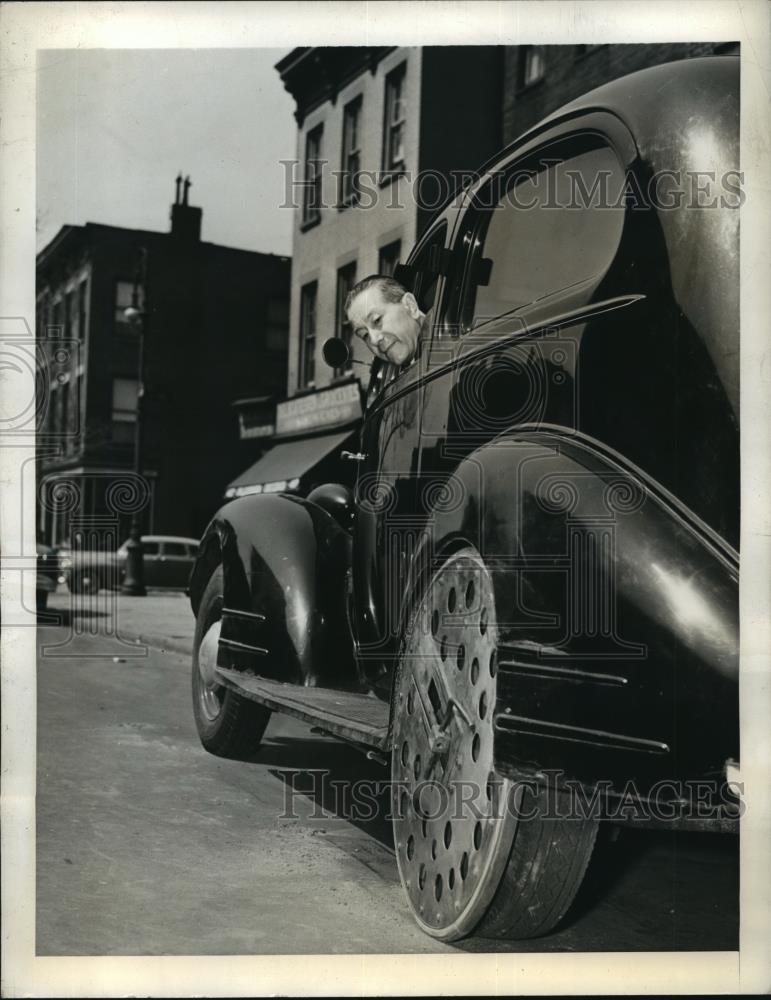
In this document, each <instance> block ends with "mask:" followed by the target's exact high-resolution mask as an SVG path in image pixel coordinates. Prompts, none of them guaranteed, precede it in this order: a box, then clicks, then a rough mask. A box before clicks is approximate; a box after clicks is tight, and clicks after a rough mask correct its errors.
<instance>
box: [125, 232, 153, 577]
mask: <svg viewBox="0 0 771 1000" xmlns="http://www.w3.org/2000/svg"><path fill="white" fill-rule="evenodd" d="M146 279H147V250H146V249H145V248H144V247H143V248H142V249H141V250H140V252H139V266H138V267H137V269H136V271H135V272H134V287H133V289H132V292H131V305H130V306H128V307H127V308H126V309H124V310H123V315H124V317H125V319H126V322H128V323H130V324H131V325H132V326H133V327H134V329H135V330H136V332H137V337H138V338H139V339H138V355H139V357H138V364H137V409H136V423H135V425H134V474H135V475H136V476H137V478H139V477H140V476H141V475H142V430H143V427H142V416H143V409H144V395H145V386H144V380H145V333H146V324H147V302H146V300H145V302H144V304H143V307H140V303H139V288H140V285H141V287H142V289H143V291H144V294H145V296H146V295H147V288H146V286H147V281H146ZM120 590H121V593H122V594H129V595H131V596H132V597H144V596H145V594H146V593H147V591H146V590H145V565H144V549H143V547H142V512H141V511H140V510H138V509H135V510H134V512H133V513H132V515H131V530H130V532H129V538H128V541H127V542H126V575H125V576H124V577H123V583H122V584H121V588H120Z"/></svg>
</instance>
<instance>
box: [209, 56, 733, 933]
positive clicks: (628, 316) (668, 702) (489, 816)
mask: <svg viewBox="0 0 771 1000" xmlns="http://www.w3.org/2000/svg"><path fill="white" fill-rule="evenodd" d="M738 69H739V66H738V61H737V60H735V59H731V58H711V59H694V60H689V61H683V62H679V63H676V64H671V65H666V66H659V67H656V68H654V69H649V70H646V71H643V72H641V73H638V74H634V75H632V76H629V77H627V78H625V79H622V80H618V81H615V82H613V83H610V84H608V85H606V86H604V87H602V88H600V89H598V90H596V91H594V92H592V93H591V94H589V95H587V96H586V97H584V98H582V99H580V100H577V101H575V102H574V103H572V104H571V105H569V106H568V107H566V108H563V109H561V110H560V111H558V112H556V113H555V114H553V115H551V116H550V117H549V118H548V119H547V120H546V121H544V122H542V123H541V124H539V125H537V126H536V127H535V128H533V129H531V130H530V131H528V132H527V133H526V134H525V135H524V136H522V137H521V138H520V139H519V140H517V141H516V142H515V143H513V144H512V145H511V146H509V147H508V148H507V149H506V150H504V151H503V152H502V153H501V154H500V156H499V157H497V158H496V159H494V160H493V161H491V162H490V163H488V164H487V165H486V166H485V167H484V168H483V169H482V171H481V173H480V176H479V179H478V180H477V181H475V182H474V183H473V184H472V185H470V186H469V188H468V189H467V190H466V191H465V193H464V195H463V197H462V198H459V199H455V200H454V201H453V203H452V204H449V205H448V206H447V207H446V208H445V209H444V210H443V211H441V212H440V213H439V215H438V216H437V217H436V218H435V219H434V221H433V222H432V224H431V225H429V227H428V228H427V230H426V232H425V235H424V236H423V237H422V238H421V240H420V242H419V243H418V245H417V246H416V247H415V248H414V249H413V251H412V253H411V254H410V256H409V259H408V261H407V265H406V267H405V268H402V269H401V270H400V278H401V280H402V281H403V282H408V284H409V287H410V288H411V289H412V291H413V292H414V294H415V295H416V298H417V300H418V303H419V305H420V307H421V309H422V310H423V311H424V312H426V313H427V314H428V315H429V316H430V319H431V328H430V341H429V342H427V343H424V345H423V349H422V353H421V356H420V359H419V361H418V362H417V363H415V364H411V365H408V366H406V367H401V368H399V367H396V366H395V365H393V364H391V363H389V362H381V361H378V360H376V361H375V362H374V363H373V365H372V375H371V381H370V384H369V389H368V391H367V393H366V414H365V419H364V425H363V429H362V432H361V441H360V445H359V449H358V452H356V453H353V454H352V455H351V458H352V460H354V461H356V462H357V465H358V478H357V484H356V488H355V490H354V491H350V490H348V489H346V488H344V487H343V486H341V485H339V484H330V485H328V486H322V487H319V488H317V489H316V490H314V491H313V492H312V493H310V494H309V496H308V497H307V498H305V499H303V498H298V497H297V496H290V495H260V496H249V497H243V498H240V499H237V500H234V501H233V502H231V503H229V504H227V505H225V506H224V507H223V508H222V509H221V510H220V511H219V512H218V513H217V514H216V515H215V517H214V518H213V520H212V522H211V523H210V525H209V526H208V528H207V529H206V532H205V534H204V536H203V539H202V542H201V547H200V553H199V555H198V559H197V561H196V564H195V569H194V571H193V576H192V578H191V584H190V597H191V603H192V607H193V611H194V613H195V614H196V616H197V624H196V632H195V646H194V651H193V662H192V694H193V710H194V714H195V721H196V724H197V728H198V733H199V736H200V739H201V742H202V744H203V746H204V747H205V748H206V749H207V750H208V751H210V752H211V753H214V754H218V755H220V756H224V757H239V756H242V755H244V754H249V753H253V752H255V750H256V749H257V748H258V747H259V745H260V741H261V740H262V738H263V734H264V732H265V728H266V726H267V724H268V720H269V719H270V716H271V712H273V711H278V712H286V713H289V714H291V715H294V716H296V717H298V718H300V719H303V720H306V721H308V722H310V723H312V724H314V725H315V726H317V727H320V728H321V729H323V730H324V731H325V732H327V733H329V734H332V735H334V736H337V737H339V738H340V739H343V740H347V741H349V742H350V743H351V744H353V745H355V746H357V747H359V748H362V749H365V750H367V751H369V752H370V753H373V754H375V755H376V756H377V755H388V756H389V757H390V766H391V776H392V785H391V788H392V797H391V808H392V814H393V832H394V846H395V851H396V857H397V862H398V867H399V872H400V875H401V879H402V883H403V886H404V889H405V893H406V899H407V902H408V905H409V907H410V909H411V911H412V913H413V915H414V917H415V919H416V921H417V922H418V924H419V925H420V927H421V928H423V930H425V931H426V932H427V933H428V934H430V935H432V936H434V937H436V938H439V939H443V940H455V939H458V938H461V937H463V936H464V935H468V934H470V933H479V934H481V935H484V936H495V935H500V936H506V937H513V938H526V937H532V936H534V935H538V934H544V933H546V932H548V931H549V930H551V929H552V928H554V927H555V926H556V925H557V923H558V922H559V921H560V919H561V918H562V916H563V915H564V914H565V912H566V910H567V908H568V906H569V905H570V902H571V900H572V899H573V898H574V896H575V893H576V891H577V889H578V887H579V885H580V884H581V881H582V879H583V876H584V872H585V870H586V867H587V863H588V861H589V858H590V855H591V853H592V850H593V845H594V843H595V837H596V832H597V828H598V822H599V814H598V810H597V808H596V807H595V806H596V803H597V802H598V801H599V802H600V803H601V805H602V816H603V817H607V816H610V817H611V818H613V819H615V820H616V821H618V822H623V821H628V820H629V821H631V820H635V819H637V820H639V821H643V820H645V822H649V823H653V822H656V823H659V824H661V825H665V826H670V827H678V826H685V827H688V828H694V827H695V828H698V829H721V830H734V829H736V817H737V815H738V813H739V812H740V811H741V803H740V801H738V800H737V799H736V797H735V795H734V794H733V793H734V792H735V791H736V789H735V788H732V786H731V784H730V779H731V777H732V776H736V775H738V774H739V771H738V765H737V761H738V751H739V729H738V692H737V687H738V572H739V562H738V554H737V548H736V547H737V545H738V537H739V535H738V526H739V493H738V468H739V467H738V455H739V449H738V426H739V425H738V343H739V340H738V337H739V324H738V316H739V311H738V301H739V299H738V294H739V276H738V211H736V208H737V207H738V204H737V200H740V199H737V197H735V195H736V190H735V188H736V183H737V178H738V175H737V173H736V168H737V158H738V121H739V117H738ZM705 170H709V171H713V172H714V173H713V175H712V177H713V181H712V188H713V189H715V188H717V195H716V198H717V200H716V201H715V203H714V205H712V206H711V207H709V208H707V207H702V204H700V203H698V197H700V196H694V192H693V187H692V182H693V177H692V172H696V171H705ZM576 178H577V180H576ZM598 178H605V182H604V183H605V184H606V185H607V191H606V196H604V197H603V196H602V192H601V193H600V196H599V199H598V201H597V202H596V203H595V202H594V200H593V198H591V197H589V195H590V194H591V192H592V191H593V190H595V184H596V183H598ZM657 179H660V180H661V184H662V185H663V190H657V185H658V180H657ZM701 183H702V185H703V181H702V182H701ZM576 185H579V186H580V188H581V190H583V192H584V194H583V195H581V196H580V197H578V196H574V191H575V186H576ZM678 186H680V187H681V188H683V189H684V197H682V198H679V199H678V198H677V197H676V195H677V190H675V189H677V188H678ZM721 186H722V187H721ZM732 186H733V187H734V197H733V198H732V197H729V195H730V189H731V187H732ZM571 192H573V193H571ZM673 192H674V194H673ZM664 193H666V195H667V197H666V199H665V198H664V197H663V194H664ZM579 195H580V191H579ZM695 197H696V200H695ZM710 197H711V195H710ZM547 201H548V202H550V204H549V205H547ZM308 764H309V767H310V766H312V765H313V761H312V760H309V761H308ZM697 779H698V780H699V781H700V782H711V784H710V785H709V800H710V801H709V808H708V809H705V810H702V811H701V813H700V814H699V815H698V816H696V817H695V818H694V813H693V812H692V811H690V810H689V805H690V804H689V801H688V796H687V795H686V794H684V790H687V789H688V788H689V787H690V786H689V785H688V782H691V781H693V780H697ZM464 790H465V791H464ZM466 793H467V794H466ZM464 796H465V797H464ZM568 801H570V802H572V803H573V805H575V804H576V803H578V804H579V805H580V806H581V808H580V809H578V810H577V811H576V809H575V808H574V809H573V810H572V812H571V811H565V810H563V809H560V808H556V806H559V804H560V803H565V802H568ZM550 803H551V806H550ZM619 803H625V804H626V806H627V809H626V810H623V809H621V810H619V808H618V807H619ZM555 804H556V806H555ZM664 806H666V815H664V812H665V810H664ZM515 807H516V808H515Z"/></svg>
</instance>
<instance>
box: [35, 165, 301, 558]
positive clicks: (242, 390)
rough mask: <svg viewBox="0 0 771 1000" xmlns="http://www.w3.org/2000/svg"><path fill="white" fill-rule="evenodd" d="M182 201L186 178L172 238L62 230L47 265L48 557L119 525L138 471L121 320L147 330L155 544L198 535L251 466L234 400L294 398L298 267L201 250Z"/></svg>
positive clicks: (43, 477)
mask: <svg viewBox="0 0 771 1000" xmlns="http://www.w3.org/2000/svg"><path fill="white" fill-rule="evenodd" d="M188 186H189V182H186V183H185V185H184V194H182V191H181V178H178V180H177V193H176V200H175V203H174V205H173V206H172V211H171V228H170V232H167V233H162V232H150V231H142V230H132V229H122V228H118V227H115V226H105V225H99V224H95V223H87V224H85V225H83V226H64V227H63V228H62V229H61V230H60V232H59V233H58V234H57V236H56V237H55V238H54V239H53V240H52V241H51V243H49V244H48V246H46V247H45V248H44V249H43V250H42V251H41V252H40V253H39V254H38V258H37V320H36V322H37V334H38V343H39V346H40V349H41V350H42V351H43V352H44V354H45V357H46V370H48V371H50V372H52V373H54V376H53V377H52V378H51V379H50V383H49V385H48V387H47V388H46V389H45V404H46V405H45V409H44V412H42V413H41V417H40V423H39V437H38V476H39V491H38V496H39V501H40V505H39V522H40V523H39V529H40V533H41V536H42V537H43V538H44V539H45V540H46V541H47V542H49V543H52V544H61V543H63V542H67V541H68V539H69V532H70V523H71V521H72V519H73V518H80V519H86V520H88V519H89V518H99V517H101V516H106V515H111V514H114V513H115V510H114V506H113V505H111V497H112V494H111V492H110V491H111V489H113V488H114V484H115V482H116V480H117V479H118V478H119V477H120V476H121V475H122V474H125V473H126V471H127V470H131V469H132V468H133V465H134V454H135V441H136V434H135V431H136V424H137V411H138V405H137V399H138V389H139V341H140V338H139V333H138V327H137V324H136V322H134V323H131V322H129V321H128V320H127V317H126V312H125V310H126V309H127V307H130V306H132V305H133V306H134V307H135V308H136V309H137V311H138V313H139V314H140V319H141V318H143V322H144V336H143V341H144V364H143V369H144V380H143V384H144V394H143V397H142V406H141V410H142V430H143V434H142V440H143V448H142V451H143V461H142V471H143V474H144V476H145V478H146V480H147V482H148V484H149V496H148V497H147V504H146V510H145V511H144V512H143V518H144V530H145V532H147V533H163V534H175V535H188V536H192V537H197V536H198V535H200V533H201V532H202V530H203V528H204V527H205V525H206V523H207V521H208V520H209V518H210V517H211V515H212V514H213V512H214V510H215V509H216V508H217V506H219V504H220V502H221V498H222V495H223V493H224V490H225V486H226V484H227V483H228V481H229V480H230V479H231V478H232V476H233V475H234V474H235V473H236V472H237V471H238V469H239V468H240V467H241V466H242V465H243V460H244V450H243V449H244V446H243V445H241V444H240V443H239V441H238V435H237V416H236V413H235V411H234V410H233V407H232V405H231V404H232V401H233V400H234V399H235V398H237V397H239V396H246V395H247V394H249V395H252V394H254V393H255V392H258V393H260V394H261V395H263V396H265V397H268V398H272V399H275V398H276V397H280V396H282V395H283V394H284V391H285V386H286V363H287V327H288V302H289V283H290V260H289V258H286V257H278V256H274V255H271V254H262V253H254V252H249V251H244V250H236V249H231V248H229V247H223V246H218V245H215V244H211V243H206V242H204V241H202V240H201V217H202V212H201V209H200V208H196V207H193V206H191V205H189V204H188V203H187V200H188V199H187V194H188ZM254 453H255V454H256V453H258V452H256V451H255V452H254ZM113 492H114V490H113ZM64 494H68V495H69V496H70V500H69V501H68V502H67V503H62V502H60V501H61V497H62V496H63V495H64ZM72 497H74V498H75V499H74V500H73V499H72ZM57 498H58V499H57ZM119 520H120V526H119V532H120V533H121V534H124V535H125V533H126V532H127V531H128V521H129V517H128V515H127V513H126V512H125V511H124V513H123V514H122V515H119ZM121 540H122V539H121Z"/></svg>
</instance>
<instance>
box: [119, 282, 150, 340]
mask: <svg viewBox="0 0 771 1000" xmlns="http://www.w3.org/2000/svg"><path fill="white" fill-rule="evenodd" d="M136 287H137V301H136V308H137V309H142V308H144V304H145V296H144V289H143V288H142V286H141V285H137V286H136ZM133 305H134V282H133V281H116V282H115V329H116V330H118V331H120V332H121V333H130V332H131V324H130V323H129V322H128V320H127V319H126V317H125V315H124V313H125V311H126V309H128V307H129V306H133Z"/></svg>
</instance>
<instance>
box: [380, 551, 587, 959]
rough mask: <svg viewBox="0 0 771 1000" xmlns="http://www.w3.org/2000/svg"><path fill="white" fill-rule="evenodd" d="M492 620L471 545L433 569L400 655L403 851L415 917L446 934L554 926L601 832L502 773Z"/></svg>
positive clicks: (398, 777) (395, 772)
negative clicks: (549, 810)
mask: <svg viewBox="0 0 771 1000" xmlns="http://www.w3.org/2000/svg"><path fill="white" fill-rule="evenodd" d="M495 623H496V615H495V599H494V593H493V587H492V580H491V577H490V574H489V572H488V571H487V569H486V567H485V564H484V561H483V560H482V558H481V556H480V555H479V553H478V552H477V551H476V550H475V549H473V548H471V547H468V548H464V549H462V550H460V551H459V552H457V553H455V554H454V555H453V556H451V557H450V558H449V559H448V560H447V562H446V563H445V564H444V565H443V566H442V568H441V569H440V570H439V571H438V572H437V573H436V574H435V575H434V577H433V578H432V580H431V582H430V584H429V586H428V588H427V590H426V593H425V595H424V597H423V600H422V602H421V604H420V606H419V608H418V610H417V611H416V613H415V615H414V616H413V619H412V622H411V624H410V627H409V629H408V631H407V634H406V636H405V640H404V643H403V647H402V655H401V658H400V665H399V679H398V684H397V690H396V706H395V722H394V743H393V756H392V777H393V803H392V805H393V815H394V842H395V845H396V856H397V861H398V865H399V873H400V876H401V880H402V884H403V886H404V888H405V890H406V893H407V898H408V901H409V905H410V907H411V909H412V912H413V915H414V916H415V919H416V920H417V922H418V924H419V925H420V926H421V928H422V929H423V930H424V931H426V932H427V933H428V934H430V935H431V936H432V937H435V938H439V939H441V940H445V941H453V940H457V939H459V938H462V937H465V936H466V935H468V934H470V933H472V932H473V931H475V932H477V933H478V934H480V935H482V936H488V937H510V938H526V937H534V936H537V935H538V934H544V933H546V932H547V931H549V930H551V929H552V928H553V927H554V926H555V925H556V924H557V923H558V921H559V920H560V919H561V918H562V917H563V915H564V914H565V912H566V910H567V908H568V906H569V905H570V903H571V901H572V899H573V897H574V896H575V893H576V891H577V890H578V887H579V885H580V884H581V880H582V878H583V875H584V871H585V869H586V865H587V864H588V861H589V856H590V854H591V851H592V847H593V845H594V839H595V836H596V830H597V824H596V821H594V820H578V819H576V820H573V819H570V820H568V819H550V818H546V817H543V816H541V815H539V813H542V812H543V809H542V808H539V807H542V806H543V803H542V802H541V801H540V799H541V793H538V792H537V791H535V792H529V793H527V794H528V795H529V796H530V797H531V799H534V801H532V800H531V801H524V802H523V801H521V799H522V795H521V794H520V793H521V792H522V788H519V789H517V788H516V787H515V785H514V783H513V782H511V781H510V780H508V779H505V778H501V777H500V776H498V775H497V774H496V773H495V770H494V768H493V712H494V710H495V700H496V692H497V639H498V637H497V628H496V624H495ZM515 800H516V801H515ZM517 806H521V807H522V808H521V809H520V810H518V809H517V808H516V807H517ZM520 812H521V813H522V815H523V816H524V815H527V816H529V815H533V814H535V818H533V819H524V818H523V819H518V815H519V813H520Z"/></svg>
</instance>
